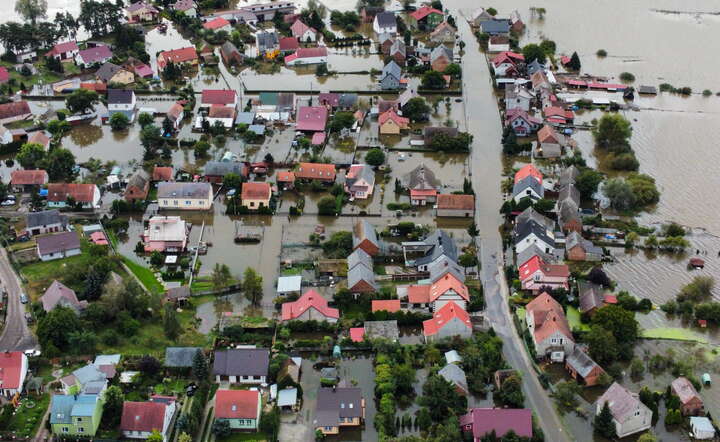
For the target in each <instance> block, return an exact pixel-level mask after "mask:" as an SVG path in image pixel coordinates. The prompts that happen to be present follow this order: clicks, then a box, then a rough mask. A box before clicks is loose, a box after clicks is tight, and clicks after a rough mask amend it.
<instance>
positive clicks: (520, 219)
mask: <svg viewBox="0 0 720 442" xmlns="http://www.w3.org/2000/svg"><path fill="white" fill-rule="evenodd" d="M528 221H535V222H536V223H538V224H540V225H541V226H545V228H546V229H547V230H549V231H551V232H552V231H553V230H554V229H555V221H553V220H551V219H550V218H548V217H547V216H545V215H543V214H542V213H540V212H538V211H537V210H535V208H534V207H532V206H530V207H528V208H527V209H525V210H523V211H522V213H520V215H518V216H517V217H516V218H515V224H516V227H515V229H517V226H519V225H520V224H523V223H526V222H528Z"/></svg>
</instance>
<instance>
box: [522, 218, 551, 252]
mask: <svg viewBox="0 0 720 442" xmlns="http://www.w3.org/2000/svg"><path fill="white" fill-rule="evenodd" d="M529 235H535V237H537V238H538V239H539V240H541V241H542V242H544V243H545V244H547V245H549V246H554V245H555V238H554V236H553V235H552V232H550V231H548V229H547V226H545V225H543V224H540V223H538V222H537V221H535V220H528V221H525V222H524V223H521V224H517V225H516V226H515V229H514V230H513V239H514V240H515V243H518V242H520V241H522V240H523V239H525V238H527V237H528V236H529Z"/></svg>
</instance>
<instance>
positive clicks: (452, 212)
mask: <svg viewBox="0 0 720 442" xmlns="http://www.w3.org/2000/svg"><path fill="white" fill-rule="evenodd" d="M474 215H475V210H474V209H473V210H458V209H440V208H438V209H437V216H447V217H455V218H469V217H472V216H474Z"/></svg>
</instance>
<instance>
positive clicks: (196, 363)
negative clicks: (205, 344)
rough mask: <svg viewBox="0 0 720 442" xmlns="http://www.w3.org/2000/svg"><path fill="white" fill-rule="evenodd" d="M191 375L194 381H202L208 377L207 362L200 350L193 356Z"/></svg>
mask: <svg viewBox="0 0 720 442" xmlns="http://www.w3.org/2000/svg"><path fill="white" fill-rule="evenodd" d="M192 373H193V376H195V379H197V380H199V381H204V380H206V379H207V377H208V374H209V370H208V362H207V359H206V358H205V355H204V354H203V352H202V350H200V349H198V351H197V352H196V353H195V356H193V361H192Z"/></svg>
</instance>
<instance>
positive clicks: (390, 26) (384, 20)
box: [373, 12, 397, 35]
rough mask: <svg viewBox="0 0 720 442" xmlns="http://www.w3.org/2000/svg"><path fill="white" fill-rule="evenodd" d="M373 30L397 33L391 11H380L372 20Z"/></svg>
mask: <svg viewBox="0 0 720 442" xmlns="http://www.w3.org/2000/svg"><path fill="white" fill-rule="evenodd" d="M373 31H375V33H376V34H378V35H380V34H397V20H396V19H395V14H393V13H392V12H380V13H378V14H377V15H375V19H374V20H373Z"/></svg>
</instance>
